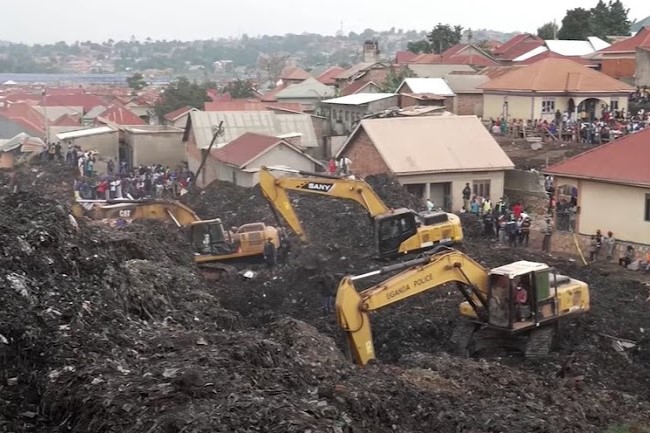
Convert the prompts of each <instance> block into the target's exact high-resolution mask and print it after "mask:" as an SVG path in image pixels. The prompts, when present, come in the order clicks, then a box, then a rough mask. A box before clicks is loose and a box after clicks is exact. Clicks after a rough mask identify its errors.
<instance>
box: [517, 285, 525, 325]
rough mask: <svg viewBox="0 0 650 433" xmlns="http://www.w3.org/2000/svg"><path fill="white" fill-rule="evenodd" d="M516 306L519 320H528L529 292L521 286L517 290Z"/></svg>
mask: <svg viewBox="0 0 650 433" xmlns="http://www.w3.org/2000/svg"><path fill="white" fill-rule="evenodd" d="M515 304H516V306H517V320H519V321H520V322H523V321H525V320H527V319H528V292H527V291H526V289H524V288H523V287H522V286H521V284H519V285H517V288H516V289H515Z"/></svg>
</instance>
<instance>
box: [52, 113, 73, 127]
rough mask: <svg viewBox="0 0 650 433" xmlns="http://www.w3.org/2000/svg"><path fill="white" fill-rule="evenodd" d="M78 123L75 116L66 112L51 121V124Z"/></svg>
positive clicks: (65, 124)
mask: <svg viewBox="0 0 650 433" xmlns="http://www.w3.org/2000/svg"><path fill="white" fill-rule="evenodd" d="M79 124H80V122H79V118H78V117H77V116H71V115H70V114H67V113H66V114H63V115H61V117H59V118H58V119H56V120H55V121H54V122H53V123H52V125H53V126H79Z"/></svg>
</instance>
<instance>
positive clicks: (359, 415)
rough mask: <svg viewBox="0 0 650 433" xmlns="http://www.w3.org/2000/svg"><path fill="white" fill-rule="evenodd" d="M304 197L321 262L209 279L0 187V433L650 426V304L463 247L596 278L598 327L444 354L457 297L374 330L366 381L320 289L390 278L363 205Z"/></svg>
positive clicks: (413, 306)
mask: <svg viewBox="0 0 650 433" xmlns="http://www.w3.org/2000/svg"><path fill="white" fill-rule="evenodd" d="M0 179H3V178H1V177H0ZM382 182H383V183H382ZM373 186H375V188H376V190H377V192H378V193H379V194H380V195H382V196H383V197H384V199H385V200H386V201H387V203H389V204H391V205H394V206H400V205H401V206H404V205H407V206H411V207H413V206H415V204H416V203H413V202H411V203H408V202H406V203H405V202H404V201H402V202H400V200H408V198H409V196H408V195H407V194H405V192H404V191H403V190H402V189H401V187H399V185H397V184H391V183H390V181H389V180H386V179H383V180H381V181H380V182H379V183H378V184H377V185H373ZM390 191H393V192H390ZM391 194H392V195H391ZM386 195H387V196H386ZM201 197H203V199H204V201H203V203H204V208H199V207H198V206H197V205H196V204H195V203H199V200H202V199H201ZM190 199H191V201H192V202H191V205H192V207H194V208H195V209H197V210H198V211H199V213H200V214H201V216H204V217H215V216H221V217H222V218H224V219H226V221H227V223H229V224H233V225H234V224H242V223H245V222H250V221H254V220H260V219H266V218H268V217H270V216H272V215H271V214H270V212H269V211H268V210H267V212H269V213H266V214H265V213H264V211H263V209H264V208H265V207H266V206H267V205H266V203H265V202H264V200H263V199H262V198H261V197H259V194H258V192H257V191H256V190H247V189H241V188H238V187H235V186H232V185H230V186H228V185H227V184H225V185H220V186H219V188H215V189H214V190H211V189H210V188H208V189H207V190H206V192H205V193H204V194H203V195H202V196H198V195H197V196H194V197H190ZM208 199H209V200H208ZM312 199H314V198H313V197H309V199H308V198H302V197H301V198H299V199H298V200H299V202H298V205H299V211H300V212H302V213H303V215H304V218H305V221H304V223H305V226H306V227H309V230H310V235H312V233H314V234H313V235H312V236H311V237H310V239H312V243H311V247H310V248H309V249H308V250H307V249H305V250H303V251H309V252H310V254H294V256H293V257H291V258H290V259H289V261H288V262H287V263H285V264H282V265H280V266H278V267H277V268H275V269H271V270H266V269H264V268H263V267H254V268H252V269H253V270H254V271H255V272H254V275H255V276H254V277H253V278H244V277H242V276H241V275H236V276H232V277H228V278H226V279H223V280H220V281H218V282H217V283H206V282H205V281H204V280H202V279H201V277H200V276H199V274H198V273H197V272H196V269H195V266H194V264H193V262H192V257H191V253H190V248H189V246H188V245H187V242H186V240H184V239H183V237H182V236H181V235H180V234H178V233H177V231H175V230H174V229H173V228H171V227H168V226H167V225H161V224H158V223H148V224H133V225H131V226H128V227H127V228H122V229H116V228H109V227H105V226H101V225H98V224H93V223H90V222H86V221H81V220H80V221H76V220H73V219H71V218H70V216H69V212H68V209H67V207H66V204H65V202H62V201H61V199H60V198H58V196H57V195H55V196H54V199H53V198H51V197H46V196H44V195H43V193H42V192H40V191H34V190H32V189H27V190H25V191H19V192H18V193H12V192H11V188H3V187H1V186H0V245H2V247H1V248H0V360H1V362H2V365H3V376H2V378H0V432H28V431H29V432H57V431H60V432H63V431H66V432H88V431H93V432H126V433H145V432H173V433H180V432H250V431H265V432H306V431H312V432H320V431H323V432H326V431H329V432H341V433H343V432H346V433H347V432H392V433H394V432H431V431H436V432H443V433H446V432H449V433H451V432H459V431H462V432H485V431H493V432H501V431H538V432H549V433H550V432H558V431H573V432H597V431H603V430H605V429H606V428H607V427H609V426H615V425H622V424H624V423H629V424H634V423H641V422H644V421H647V420H648V419H650V403H649V401H648V394H647V390H648V389H649V387H650V374H649V373H650V344H649V343H648V339H647V337H646V336H645V335H646V333H647V332H648V330H650V318H649V316H648V314H647V309H648V304H647V297H648V291H647V288H646V287H645V286H643V285H641V284H640V283H636V282H632V281H627V280H622V279H618V278H616V277H615V276H612V275H605V274H603V273H601V272H600V271H598V269H596V268H583V267H578V266H577V265H575V264H571V263H567V262H566V261H561V260H557V259H554V258H553V257H550V256H541V255H539V254H534V253H531V252H526V251H524V250H515V249H508V248H495V247H493V246H491V245H487V244H485V245H484V244H481V243H480V242H473V243H469V244H466V245H465V246H464V248H465V249H466V252H467V253H468V254H470V255H471V256H472V257H475V258H476V259H477V260H479V261H481V262H483V263H484V264H485V265H486V266H496V265H500V264H504V263H507V262H510V261H514V260H519V259H530V260H536V261H545V262H548V263H550V264H552V265H555V266H557V267H558V268H559V269H560V271H561V272H563V273H566V274H568V275H572V276H574V277H576V278H579V279H583V280H585V281H588V282H589V284H590V287H591V291H592V306H593V311H592V312H591V313H590V314H589V315H587V316H584V317H582V318H580V319H579V320H575V321H572V322H568V323H566V324H563V325H562V331H563V332H562V334H561V335H562V338H561V339H560V341H559V342H558V343H559V346H558V348H557V351H556V352H554V354H553V355H552V357H551V358H550V359H549V360H547V361H545V362H543V363H540V362H537V363H535V362H531V361H523V360H521V359H519V358H516V357H512V356H505V355H504V356H502V357H498V358H495V357H487V358H484V359H477V360H471V359H470V360H468V359H461V358H457V357H454V356H451V355H449V354H448V353H447V349H448V347H447V341H448V340H449V336H450V333H451V329H452V327H453V322H454V319H455V317H456V314H457V307H458V302H459V301H460V300H461V299H460V296H458V294H457V293H456V291H455V289H454V288H453V287H449V288H446V287H445V288H443V289H442V290H437V291H434V292H432V293H428V294H424V295H422V296H418V297H415V298H413V299H411V300H408V301H406V302H403V303H400V304H397V305H394V306H391V307H389V308H386V309H385V310H382V311H380V312H378V313H377V314H373V316H372V322H373V333H374V338H375V343H376V348H377V351H378V356H379V362H378V363H376V364H375V365H371V366H368V367H365V368H358V367H356V366H354V365H353V364H352V363H351V362H350V361H349V360H348V359H347V358H346V356H344V347H345V346H344V345H343V344H342V339H341V338H340V332H339V330H338V328H337V325H336V324H335V322H334V319H333V317H332V316H331V315H325V314H323V312H322V309H321V302H320V297H319V291H318V288H317V287H318V285H317V284H316V282H317V281H318V278H319V277H320V275H321V274H322V273H323V271H324V270H327V271H330V272H333V273H348V272H349V273H357V272H362V271H365V270H368V269H369V268H372V267H377V266H378V265H381V263H377V262H375V261H373V260H372V259H371V258H369V257H366V255H367V254H368V249H369V247H368V245H369V244H367V243H364V240H365V238H364V237H365V236H366V235H367V233H368V231H369V230H371V228H370V225H369V223H368V222H367V218H365V213H364V211H363V210H362V209H361V210H359V209H358V208H357V207H358V205H356V204H355V203H351V204H348V203H345V202H338V201H335V200H322V199H320V200H319V199H318V198H315V200H313V201H312ZM195 200H196V201H195ZM228 203H229V204H228ZM222 206H230V208H229V209H230V210H228V208H226V207H222ZM348 206H349V207H348ZM266 209H268V208H266ZM364 218H365V220H364ZM359 219H362V220H364V221H363V222H359V221H358V220H359ZM266 222H268V223H270V224H272V223H274V222H273V221H271V220H268V221H266ZM364 224H365V225H366V226H367V227H366V230H367V231H365V232H364V231H363V230H359V228H360V227H362V226H363V225H364ZM321 226H322V227H321ZM337 230H338V231H337ZM326 235H327V236H326ZM314 236H317V237H314ZM318 236H322V238H318ZM318 239H325V240H321V241H318ZM348 252H349V255H347V254H348ZM242 269H243V268H242Z"/></svg>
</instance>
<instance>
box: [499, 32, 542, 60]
mask: <svg viewBox="0 0 650 433" xmlns="http://www.w3.org/2000/svg"><path fill="white" fill-rule="evenodd" d="M542 45H544V40H543V39H541V38H539V37H537V36H535V35H531V34H529V33H524V34H521V35H517V36H515V37H513V38H512V39H510V40H509V41H507V42H505V43H504V44H503V45H501V46H500V47H498V48H495V49H494V50H493V51H492V52H493V54H494V55H495V56H496V57H498V58H499V59H501V60H514V59H516V58H517V57H519V56H521V55H524V54H526V53H529V52H531V51H532V50H534V49H535V48H537V47H541V46H542Z"/></svg>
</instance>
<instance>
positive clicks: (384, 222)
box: [375, 210, 418, 257]
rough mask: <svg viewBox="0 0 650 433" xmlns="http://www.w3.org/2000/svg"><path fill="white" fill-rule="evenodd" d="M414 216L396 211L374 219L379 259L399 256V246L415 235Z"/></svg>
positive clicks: (416, 227)
mask: <svg viewBox="0 0 650 433" xmlns="http://www.w3.org/2000/svg"><path fill="white" fill-rule="evenodd" d="M417 230H418V221H417V219H416V214H415V213H414V212H412V211H409V210H404V211H396V212H394V213H391V214H388V215H382V216H381V217H377V218H376V219H375V237H376V240H377V250H378V251H379V255H380V256H381V257H394V256H397V255H398V254H399V248H400V245H402V243H403V242H404V241H406V240H407V239H409V238H412V237H413V236H415V235H416V234H417Z"/></svg>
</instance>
